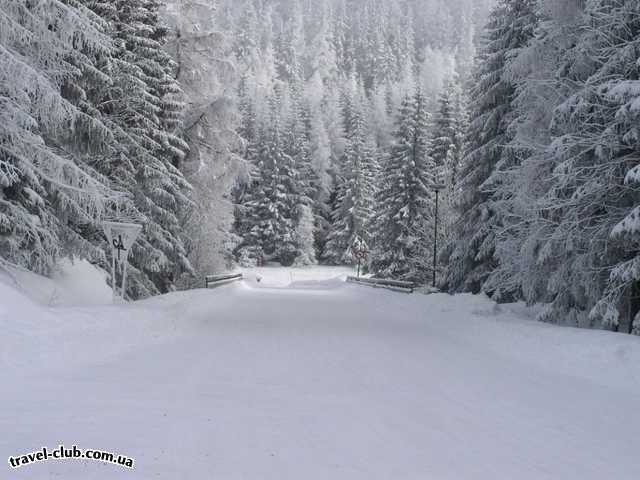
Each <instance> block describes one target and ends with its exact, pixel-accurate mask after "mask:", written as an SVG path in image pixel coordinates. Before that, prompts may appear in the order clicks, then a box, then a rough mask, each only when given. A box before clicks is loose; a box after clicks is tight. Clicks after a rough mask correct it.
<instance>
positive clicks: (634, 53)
mask: <svg viewBox="0 0 640 480" xmlns="http://www.w3.org/2000/svg"><path fill="white" fill-rule="evenodd" d="M585 13H586V19H585V24H586V25H587V28H583V33H582V35H581V36H580V52H579V53H580V54H581V55H583V57H579V58H583V61H582V62H581V63H580V67H581V72H589V74H588V76H587V75H585V76H584V77H582V79H581V81H580V82H579V88H578V90H577V91H576V92H575V93H574V94H573V95H571V96H570V97H568V98H567V100H566V101H565V102H563V103H562V104H561V105H560V106H559V107H558V108H557V109H556V111H555V114H554V119H553V127H554V133H556V135H557V136H556V138H555V139H554V141H553V143H552V144H551V147H550V153H552V154H553V155H554V157H555V159H556V161H557V165H556V168H555V170H554V183H555V184H554V188H553V190H552V193H553V197H551V198H550V199H549V203H550V204H551V205H553V208H550V213H551V214H552V215H557V217H559V218H560V220H559V222H558V223H557V224H556V225H554V227H555V228H554V230H553V234H552V241H553V242H554V244H555V245H557V244H561V245H571V248H570V249H568V248H566V247H565V248H564V249H558V250H559V253H560V256H559V258H560V260H561V262H562V264H561V265H555V270H554V273H553V277H552V279H553V280H556V276H557V275H558V274H560V277H559V278H558V279H557V280H562V281H565V279H570V282H571V283H570V285H565V286H564V287H563V288H562V289H561V288H559V287H558V286H557V285H556V283H558V282H557V280H556V281H555V282H552V284H551V286H550V289H552V290H551V291H552V292H553V293H554V298H553V300H552V302H551V304H550V305H549V308H548V310H547V312H546V315H547V316H546V318H545V319H547V320H550V321H554V322H557V321H562V317H563V316H564V315H567V313H573V315H575V317H576V318H577V320H578V323H579V324H584V325H586V324H588V323H589V324H591V326H596V327H605V328H614V329H616V330H621V331H624V332H631V331H632V330H633V328H634V321H636V322H637V319H636V317H637V316H638V315H637V313H638V311H640V303H639V300H638V299H639V293H640V292H639V283H638V280H639V279H640V274H639V273H638V272H639V270H638V265H639V263H638V258H639V256H638V252H639V247H640V243H639V237H638V221H639V220H638V204H639V203H640V196H639V195H638V190H637V183H638V171H639V168H638V164H639V163H640V154H639V152H640V133H639V130H638V121H639V120H640V115H639V112H638V108H637V105H638V102H640V67H639V63H638V61H639V59H640V39H639V36H640V5H639V4H638V3H637V2H632V1H626V0H598V1H594V2H590V3H589V4H588V5H587V8H586V12H585ZM578 78H581V77H578ZM569 275H570V276H569ZM596 302H597V303H596ZM594 304H595V308H592V307H594ZM589 311H591V315H590V318H589V320H588V321H587V320H582V318H583V317H584V316H585V315H586V313H588V312H589ZM635 327H636V328H637V327H638V325H637V324H636V325H635Z"/></svg>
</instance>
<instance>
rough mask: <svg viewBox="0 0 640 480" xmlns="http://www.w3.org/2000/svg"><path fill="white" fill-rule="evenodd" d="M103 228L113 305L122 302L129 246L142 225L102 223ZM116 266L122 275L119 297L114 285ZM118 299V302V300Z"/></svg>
mask: <svg viewBox="0 0 640 480" xmlns="http://www.w3.org/2000/svg"><path fill="white" fill-rule="evenodd" d="M103 226H104V233H105V235H106V236H107V241H108V242H109V245H110V246H111V285H112V288H113V301H114V303H118V302H119V301H120V302H124V299H125V292H126V288H127V263H128V262H127V258H128V256H129V251H130V250H131V246H132V245H133V243H134V242H135V241H136V238H138V235H139V234H140V231H141V230H142V225H140V224H137V223H122V222H104V223H103ZM116 264H118V265H119V266H120V272H121V273H122V285H121V287H120V295H118V286H117V285H116ZM118 298H119V299H120V300H118Z"/></svg>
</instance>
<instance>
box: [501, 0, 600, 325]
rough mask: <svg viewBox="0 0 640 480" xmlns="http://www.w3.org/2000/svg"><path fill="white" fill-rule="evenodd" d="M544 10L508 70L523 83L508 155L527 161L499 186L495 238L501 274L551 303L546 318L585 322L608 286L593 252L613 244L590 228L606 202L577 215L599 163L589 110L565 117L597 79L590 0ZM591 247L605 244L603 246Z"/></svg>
mask: <svg viewBox="0 0 640 480" xmlns="http://www.w3.org/2000/svg"><path fill="white" fill-rule="evenodd" d="M538 5H539V6H538V8H539V10H538V15H539V17H540V24H539V27H538V29H537V30H536V35H535V37H534V38H533V39H532V40H531V41H530V42H529V44H528V45H526V46H525V47H523V48H522V49H520V51H519V52H517V55H516V56H514V58H513V59H512V61H511V63H510V65H509V67H508V74H509V75H510V76H511V78H514V79H516V85H517V86H516V95H515V98H514V102H513V105H514V106H515V109H514V114H515V121H514V122H512V126H511V128H510V132H512V133H513V135H514V137H513V140H512V141H511V142H510V144H509V150H512V151H513V152H514V153H515V154H516V155H517V160H518V161H517V163H516V164H515V166H514V167H511V168H507V169H504V171H502V172H501V173H500V177H501V179H500V181H499V182H495V183H494V185H495V186H496V189H495V193H494V195H495V196H496V198H498V199H500V203H499V205H498V207H499V209H500V212H499V215H500V216H501V219H502V223H503V225H502V229H501V230H500V234H499V235H498V238H497V242H496V257H497V258H498V261H499V263H498V268H497V270H496V272H495V273H494V274H492V277H494V276H496V278H499V276H502V277H503V278H510V279H512V281H513V282H514V285H516V286H519V288H520V290H521V292H522V295H523V297H524V299H525V300H526V301H527V302H529V303H548V307H547V308H546V309H545V311H544V312H543V313H542V314H541V316H540V319H542V320H545V321H551V322H559V323H565V324H571V325H583V326H586V325H587V324H588V320H587V311H588V310H589V309H590V307H591V306H592V305H593V303H592V300H591V299H593V298H594V297H596V296H597V295H598V293H597V292H598V291H599V290H601V288H602V287H601V285H602V281H601V280H599V279H598V278H597V277H598V276H600V275H601V273H598V274H595V272H596V271H597V270H599V269H600V266H599V261H597V260H596V259H595V257H594V253H595V252H596V251H597V253H595V255H597V256H602V255H603V254H604V249H603V248H601V247H602V246H603V245H604V244H603V243H602V242H601V240H600V238H598V236H597V229H594V230H591V228H590V227H588V226H589V225H590V224H591V223H592V221H593V220H594V218H597V217H599V216H600V215H601V212H600V213H599V212H598V208H599V207H598V206H597V205H599V204H600V201H601V200H602V199H600V198H599V199H598V200H597V201H595V202H593V203H592V206H591V207H589V208H585V209H584V210H583V211H582V213H583V214H584V215H580V218H578V212H579V211H580V209H581V208H582V207H580V206H579V205H580V203H581V201H580V197H581V196H582V195H583V192H582V190H583V186H581V185H580V183H581V182H582V180H581V179H582V178H584V175H585V173H586V172H587V171H588V170H591V169H592V168H593V166H594V164H593V163H591V162H592V160H590V158H592V155H591V153H590V152H589V149H586V150H583V148H582V147H581V146H580V141H579V137H580V135H581V134H579V133H578V130H576V128H577V129H579V128H582V127H580V122H581V120H580V115H581V114H579V113H578V112H579V110H580V108H581V107H580V108H579V109H578V110H576V111H575V115H573V114H571V115H569V116H565V115H564V113H563V112H567V111H569V110H571V107H570V104H571V103H572V101H571V100H570V99H571V98H572V97H573V96H574V95H575V94H576V93H578V92H579V91H580V90H581V88H582V86H583V85H584V84H585V82H586V81H587V80H588V79H589V77H590V76H591V75H592V74H593V73H594V71H595V70H594V67H595V65H594V62H593V57H592V55H591V54H590V53H588V52H589V49H590V48H591V46H590V45H588V43H583V39H584V35H585V33H586V31H587V28H586V27H587V16H585V11H584V7H585V4H584V3H583V2H563V3H558V2H553V1H551V0H543V1H542V2H539V3H538ZM589 108H590V107H589ZM590 163H591V165H589V164H590ZM574 164H575V166H576V170H575V171H573V172H572V169H573V166H572V165H574ZM596 170H597V169H594V171H596ZM569 172H571V173H570V174H566V173H569ZM601 173H602V172H601ZM603 179H604V177H603ZM603 179H598V180H596V182H600V181H602V180H603ZM608 181H609V180H607V182H608ZM593 186H594V185H591V187H593ZM591 187H589V188H587V190H586V191H585V192H584V193H586V192H587V191H589V190H590V189H591ZM595 190H596V191H597V190H598V188H596V189H595ZM586 196H587V197H588V196H589V194H587V195H586ZM585 198H586V197H585ZM591 200H592V201H593V200H594V197H591ZM584 206H586V205H583V207H584ZM603 206H604V205H603ZM591 208H593V210H590V209H591ZM587 231H589V233H587ZM592 242H593V245H594V246H595V245H596V244H599V245H600V246H598V247H596V248H595V250H594V249H593V248H592V247H591V246H590V245H589V244H591V243H592ZM492 281H493V280H492Z"/></svg>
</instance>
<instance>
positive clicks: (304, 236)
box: [285, 83, 321, 265]
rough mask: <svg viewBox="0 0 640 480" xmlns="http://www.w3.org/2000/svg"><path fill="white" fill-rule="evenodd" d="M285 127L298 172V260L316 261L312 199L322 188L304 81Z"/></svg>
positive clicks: (294, 88) (302, 262) (295, 186)
mask: <svg viewBox="0 0 640 480" xmlns="http://www.w3.org/2000/svg"><path fill="white" fill-rule="evenodd" d="M285 130H286V133H285V152H286V153H287V155H289V156H290V157H291V158H292V159H293V167H294V175H295V181H294V182H293V183H292V187H293V191H292V192H291V193H292V194H293V195H294V196H295V197H296V198H297V199H298V212H297V216H296V224H295V228H296V245H297V255H296V260H295V263H296V264H298V265H309V264H314V263H316V252H315V235H314V226H313V225H314V224H315V220H314V215H313V207H312V205H313V199H315V198H318V197H319V190H320V188H321V187H320V185H319V178H318V176H317V175H316V171H315V170H314V168H313V164H312V159H311V145H310V136H309V134H310V125H309V110H308V108H305V105H303V99H302V85H301V83H298V84H292V86H291V91H290V111H289V119H288V121H287V125H286V129H285ZM303 217H304V218H303Z"/></svg>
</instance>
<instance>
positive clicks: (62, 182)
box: [0, 0, 115, 273]
mask: <svg viewBox="0 0 640 480" xmlns="http://www.w3.org/2000/svg"><path fill="white" fill-rule="evenodd" d="M103 28H104V24H103V23H102V22H101V21H100V20H99V19H98V18H97V17H96V16H95V15H93V14H91V12H89V11H88V10H86V9H84V8H83V7H82V5H81V4H79V3H78V2H75V1H67V2H62V1H58V0H52V1H49V2H15V1H2V2H0V64H1V65H2V68H0V253H1V254H2V258H3V259H5V260H7V261H9V262H12V263H14V264H18V265H21V266H23V267H26V268H29V269H31V270H34V271H36V272H39V273H49V272H50V270H51V268H52V267H53V266H54V264H55V262H56V259H57V257H58V256H59V255H61V254H73V253H78V252H77V250H75V248H74V247H77V243H78V242H77V240H84V241H86V240H87V239H88V238H89V236H90V235H91V233H90V232H86V231H83V229H85V227H88V229H89V230H90V231H93V230H95V228H96V226H97V224H98V220H99V219H100V216H101V215H102V214H104V212H105V211H106V210H107V209H108V208H110V206H112V202H113V201H114V199H115V198H114V197H115V194H114V192H113V191H112V190H111V188H110V186H109V182H108V180H107V179H106V178H105V177H103V176H101V175H99V174H98V173H97V172H96V171H95V170H94V169H92V168H91V167H90V166H89V164H88V159H89V156H90V155H99V154H101V153H102V152H104V151H106V150H108V149H109V148H111V147H112V146H113V144H114V139H113V136H112V135H111V132H110V131H109V129H108V128H107V127H106V125H105V124H104V123H103V122H102V120H101V118H100V115H99V113H98V112H95V111H94V110H92V109H91V108H90V105H88V104H86V103H85V102H83V99H84V98H85V97H86V91H85V90H83V86H84V84H83V78H86V77H88V76H93V77H94V79H95V80H96V81H97V82H98V81H100V82H108V79H105V77H104V75H103V73H102V72H101V71H100V70H99V69H98V68H97V66H96V64H95V63H94V62H95V59H96V58H97V57H98V56H105V57H108V56H109V55H110V52H111V42H110V40H109V38H108V37H106V36H105V35H104V32H103ZM87 52H91V56H87V55H86V53H87ZM82 243H86V242H82Z"/></svg>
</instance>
